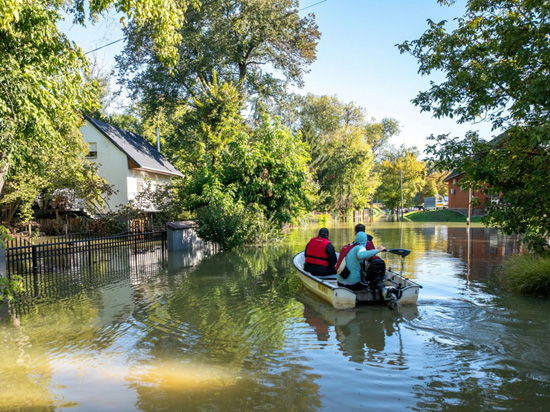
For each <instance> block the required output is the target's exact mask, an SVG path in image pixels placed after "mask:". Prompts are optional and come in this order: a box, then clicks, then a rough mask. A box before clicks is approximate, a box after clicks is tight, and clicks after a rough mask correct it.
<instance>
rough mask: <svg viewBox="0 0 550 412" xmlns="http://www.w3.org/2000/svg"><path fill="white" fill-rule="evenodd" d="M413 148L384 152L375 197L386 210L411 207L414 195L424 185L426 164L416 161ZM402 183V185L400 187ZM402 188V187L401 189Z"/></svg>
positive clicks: (417, 154) (415, 152) (417, 153)
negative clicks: (379, 181) (379, 180)
mask: <svg viewBox="0 0 550 412" xmlns="http://www.w3.org/2000/svg"><path fill="white" fill-rule="evenodd" d="M418 156H419V152H418V150H417V149H416V148H415V147H412V148H406V147H405V146H401V147H400V148H399V149H389V150H386V152H384V154H383V156H382V161H381V162H380V164H379V166H378V168H379V172H380V179H381V182H382V184H381V185H380V187H379V188H378V192H377V196H378V198H379V199H380V200H381V201H382V202H383V203H384V205H385V206H386V207H387V208H388V209H392V210H393V209H398V208H400V207H401V190H402V191H403V206H404V207H407V206H412V204H413V201H414V198H415V196H416V194H417V193H418V192H419V191H420V189H421V188H422V187H423V186H424V184H425V180H424V178H425V173H426V164H425V163H424V162H423V161H421V160H419V159H418ZM401 182H402V185H401ZM401 186H402V187H401Z"/></svg>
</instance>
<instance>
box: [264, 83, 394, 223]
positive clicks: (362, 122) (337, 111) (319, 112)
mask: <svg viewBox="0 0 550 412" xmlns="http://www.w3.org/2000/svg"><path fill="white" fill-rule="evenodd" d="M272 111H274V112H277V114H280V115H281V116H282V121H283V123H284V124H286V125H288V127H289V128H290V129H291V130H293V131H295V132H300V133H301V134H302V138H303V140H304V141H305V142H306V143H307V144H308V145H309V147H310V148H311V158H312V160H311V162H310V169H311V170H312V172H313V173H314V178H315V183H316V185H317V186H318V188H319V189H318V190H319V199H318V202H317V205H316V209H317V210H319V211H339V212H340V213H341V214H345V213H346V212H349V211H350V210H353V209H360V208H362V207H364V206H366V205H367V204H368V202H369V201H370V200H371V199H372V197H373V195H374V192H375V190H376V188H377V187H378V185H379V184H380V183H379V180H378V177H377V175H376V173H375V170H374V169H375V163H374V156H375V155H376V154H377V152H379V151H380V149H381V148H382V147H383V146H384V145H386V143H387V141H388V139H389V138H390V137H391V136H392V135H395V134H398V133H399V125H398V123H397V121H396V120H394V119H382V121H381V122H376V121H375V120H374V119H370V120H367V115H366V112H365V109H364V108H362V107H359V106H356V105H355V104H354V103H344V102H341V101H340V100H338V99H337V98H336V97H331V96H316V95H312V94H308V95H307V96H299V95H291V96H289V97H288V98H287V99H286V100H285V101H282V102H280V103H279V104H278V105H277V106H276V108H275V109H272Z"/></svg>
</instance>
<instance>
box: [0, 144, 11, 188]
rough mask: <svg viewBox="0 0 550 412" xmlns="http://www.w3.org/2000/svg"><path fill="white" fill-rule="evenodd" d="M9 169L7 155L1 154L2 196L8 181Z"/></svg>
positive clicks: (0, 186) (0, 176) (0, 180)
mask: <svg viewBox="0 0 550 412" xmlns="http://www.w3.org/2000/svg"><path fill="white" fill-rule="evenodd" d="M9 168H10V165H9V163H8V161H7V160H6V153H5V152H2V153H0V195H2V190H3V189H4V182H5V181H6V175H7V174H8V170H9Z"/></svg>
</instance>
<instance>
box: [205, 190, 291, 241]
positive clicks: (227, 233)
mask: <svg viewBox="0 0 550 412" xmlns="http://www.w3.org/2000/svg"><path fill="white" fill-rule="evenodd" d="M200 200H201V201H202V203H204V206H202V207H199V208H198V209H196V221H197V223H198V225H199V227H198V229H197V234H198V235H199V236H200V237H201V239H203V240H206V241H209V242H215V243H217V244H219V245H220V247H221V248H222V249H233V248H234V247H236V246H240V245H242V244H249V245H250V244H261V243H265V242H267V241H272V240H276V239H277V238H278V237H280V231H279V230H278V229H277V226H276V225H274V224H273V222H272V221H270V219H268V218H266V216H265V212H264V208H262V207H261V206H260V205H258V204H255V203H249V204H248V205H245V204H244V202H243V201H242V200H241V199H236V198H235V195H234V193H233V191H232V190H228V189H227V188H226V187H224V186H223V185H222V184H221V183H220V182H218V181H213V182H212V183H211V184H210V185H208V186H207V187H204V195H203V196H202V198H201V199H200Z"/></svg>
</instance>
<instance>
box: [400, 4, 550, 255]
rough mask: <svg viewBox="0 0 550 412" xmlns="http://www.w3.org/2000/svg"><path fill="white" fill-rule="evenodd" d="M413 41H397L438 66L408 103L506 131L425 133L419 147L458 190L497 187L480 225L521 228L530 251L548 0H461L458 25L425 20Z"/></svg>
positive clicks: (549, 233) (541, 157)
mask: <svg viewBox="0 0 550 412" xmlns="http://www.w3.org/2000/svg"><path fill="white" fill-rule="evenodd" d="M429 26H430V27H429V29H428V30H427V31H426V32H425V33H424V34H423V35H422V36H421V37H420V38H419V39H418V40H414V41H411V42H405V43H403V44H401V45H400V46H399V48H400V50H401V52H408V53H411V54H412V55H413V56H414V57H416V58H417V59H418V60H419V63H420V69H419V71H420V73H421V74H425V75H428V74H431V73H433V72H438V71H443V73H444V74H445V79H446V80H445V81H443V82H442V83H440V84H435V83H432V86H431V88H430V89H429V90H427V91H424V92H421V93H420V94H419V95H418V96H417V97H416V99H415V100H414V103H415V104H416V105H417V106H419V107H420V108H421V110H423V111H432V112H433V113H434V115H435V116H436V117H442V116H448V117H455V118H456V119H457V121H458V122H467V121H478V120H480V119H486V120H488V121H490V122H491V124H492V126H493V129H498V128H504V129H506V130H507V131H506V133H505V134H503V135H501V136H499V137H497V138H495V139H494V140H493V141H491V142H487V141H485V140H484V139H482V138H480V137H479V136H477V135H476V134H475V133H469V134H468V135H467V136H466V137H465V138H464V139H454V138H453V139H450V138H449V136H446V135H442V136H438V137H433V139H434V140H435V143H434V144H433V145H432V146H430V147H429V148H428V153H429V154H430V155H432V156H433V158H434V160H436V165H437V167H439V168H440V169H446V170H455V171H461V172H464V173H465V179H463V180H462V182H463V187H469V186H471V187H473V189H474V190H480V191H482V192H486V193H489V194H498V195H499V196H500V201H499V202H498V203H497V202H495V203H490V204H489V205H488V207H487V215H486V218H485V219H484V222H485V223H487V224H489V225H491V226H496V227H500V228H501V229H502V230H503V231H504V232H505V233H507V234H510V233H523V234H525V235H526V236H525V239H526V241H527V242H528V246H529V247H530V248H532V249H534V250H538V251H543V250H547V249H548V244H547V242H546V240H547V239H548V238H550V217H549V216H548V214H547V213H546V211H547V210H549V208H550V190H548V189H549V187H548V176H549V169H548V167H549V166H548V165H549V164H550V162H549V160H550V159H549V156H550V153H549V152H548V144H549V142H550V137H549V136H550V122H549V121H548V119H549V118H550V99H548V93H547V89H548V87H547V85H548V82H549V79H550V77H549V76H550V74H549V73H548V70H546V67H548V66H549V64H550V43H549V42H548V41H547V37H548V28H549V27H550V4H548V2H533V1H529V0H519V1H516V0H480V1H472V2H468V4H467V11H466V14H465V16H464V17H462V18H459V19H458V20H457V27H456V28H455V29H454V30H450V31H448V30H447V28H446V22H440V23H435V22H432V21H429Z"/></svg>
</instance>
